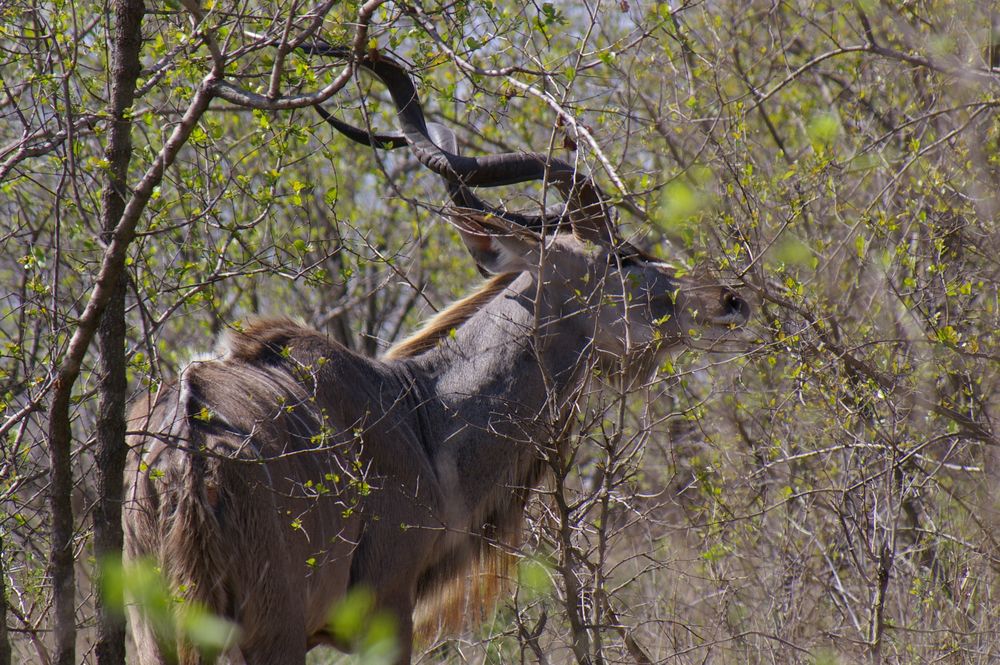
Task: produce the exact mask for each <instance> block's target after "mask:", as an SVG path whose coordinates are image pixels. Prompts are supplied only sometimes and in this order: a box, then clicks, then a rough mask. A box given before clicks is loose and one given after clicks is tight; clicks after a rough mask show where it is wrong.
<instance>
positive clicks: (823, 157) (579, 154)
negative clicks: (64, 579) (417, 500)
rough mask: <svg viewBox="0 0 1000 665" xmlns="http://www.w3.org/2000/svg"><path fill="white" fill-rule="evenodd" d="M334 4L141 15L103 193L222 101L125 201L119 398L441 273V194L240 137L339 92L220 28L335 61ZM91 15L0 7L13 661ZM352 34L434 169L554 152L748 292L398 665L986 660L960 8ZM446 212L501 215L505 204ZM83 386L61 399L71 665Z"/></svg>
mask: <svg viewBox="0 0 1000 665" xmlns="http://www.w3.org/2000/svg"><path fill="white" fill-rule="evenodd" d="M362 10H363V8H360V7H359V6H358V3H356V2H343V3H340V4H334V3H319V4H303V3H298V2H294V3H293V2H261V1H257V0H255V1H254V2H250V3H240V4H232V5H230V4H226V3H206V4H204V5H203V6H201V7H198V6H196V5H194V4H192V3H182V5H177V4H174V3H167V4H165V5H162V6H160V5H157V6H152V5H151V6H148V7H147V8H146V12H147V13H146V16H145V18H144V20H143V23H142V36H143V43H142V48H141V53H140V60H141V64H142V67H143V71H142V73H141V75H140V78H139V80H138V82H137V97H136V100H135V103H134V104H133V105H132V106H131V109H130V110H129V112H128V113H127V114H126V116H125V120H126V121H127V122H128V126H129V128H130V131H131V136H132V141H133V148H132V151H131V160H130V162H129V166H128V171H127V176H126V182H127V184H128V187H129V188H130V191H131V188H133V187H137V185H138V184H139V183H140V181H141V180H142V179H143V177H144V175H145V174H147V173H148V172H149V171H150V169H151V168H153V167H154V166H155V164H156V160H157V159H160V155H161V153H162V152H163V151H165V150H166V149H168V148H169V147H170V146H169V145H168V142H169V141H168V140H169V137H170V136H171V133H172V132H175V131H176V130H177V128H178V127H180V126H182V125H183V119H182V116H183V114H184V113H185V112H186V111H187V109H188V108H189V106H190V104H191V103H192V100H193V99H194V98H195V97H196V96H197V95H198V94H199V92H198V91H199V90H200V88H199V86H204V85H205V83H204V82H205V81H206V80H207V79H206V77H210V76H212V75H213V67H218V65H219V59H218V58H217V57H216V55H217V54H215V53H213V49H216V50H217V51H218V52H219V53H221V54H222V56H223V58H222V60H223V63H224V67H222V69H221V70H217V71H216V72H215V75H217V76H219V77H221V78H223V79H224V80H225V81H228V82H232V83H233V84H234V85H236V86H240V87H241V88H242V89H243V90H245V91H249V92H253V93H257V94H259V95H260V98H259V99H258V98H253V99H248V101H246V103H245V104H243V105H239V104H234V103H232V101H231V100H226V99H223V98H222V97H221V96H215V97H213V98H212V100H211V102H210V104H209V107H208V109H207V111H206V112H205V113H204V114H203V115H201V116H200V117H198V118H197V121H196V122H195V123H193V124H192V126H191V127H190V133H189V135H188V136H187V137H186V138H185V139H184V141H183V145H182V146H180V147H179V150H178V151H177V153H176V154H177V156H176V160H175V161H173V163H172V165H170V166H169V167H168V168H167V169H166V170H165V171H164V173H163V178H162V181H160V182H158V183H157V184H156V186H155V188H154V189H152V190H151V194H150V198H149V201H148V204H146V205H145V206H144V208H143V209H142V211H141V215H140V217H139V218H138V220H139V221H138V226H137V229H136V230H137V235H136V236H135V237H134V239H132V240H131V242H130V244H128V249H127V258H126V260H125V275H126V278H127V282H126V284H127V286H126V291H127V295H126V304H127V310H126V321H127V338H126V340H127V345H126V358H127V370H128V372H127V377H128V386H129V390H130V395H133V396H134V395H137V394H139V393H141V392H144V391H146V390H149V389H150V388H155V387H156V386H157V385H158V384H159V383H160V382H162V381H164V380H167V379H169V378H171V377H174V376H176V374H177V372H178V370H179V369H180V368H181V367H182V366H183V364H184V362H185V361H186V360H187V359H189V358H191V357H192V356H194V355H196V354H198V353H200V352H204V351H206V350H208V349H210V348H211V346H212V344H213V340H214V338H215V337H216V336H217V335H218V334H219V333H220V332H222V331H223V330H224V329H225V328H226V326H228V325H231V324H232V323H234V322H239V321H242V320H245V319H246V318H248V317H252V316H255V315H268V316H275V315H282V316H292V317H296V318H299V319H301V320H304V321H305V322H307V323H308V324H310V325H312V326H315V327H317V328H318V329H320V330H323V331H325V332H327V333H329V334H330V335H331V336H332V337H333V338H335V339H337V340H339V341H340V342H342V343H344V344H345V345H347V346H348V347H350V348H352V349H356V350H360V351H364V352H366V353H372V354H374V353H378V352H379V351H380V350H382V349H384V348H386V347H387V345H389V344H391V343H392V342H393V341H394V340H397V339H399V338H400V336H402V335H404V334H405V333H406V332H407V331H410V330H412V329H413V328H414V327H415V326H416V324H417V323H418V322H419V321H420V320H421V319H422V318H424V317H425V316H426V315H428V314H429V313H431V312H433V311H434V310H435V309H437V308H440V307H441V306H442V304H444V303H446V302H448V301H449V300H450V299H452V298H454V297H456V296H457V295H460V294H461V293H463V292H464V291H465V290H466V289H467V285H468V284H470V283H471V282H473V281H474V280H475V275H476V273H475V270H474V266H473V265H472V262H471V261H470V260H469V258H468V257H467V256H466V255H465V253H464V251H463V250H462V249H461V248H460V244H459V243H458V242H457V238H456V237H455V236H454V234H453V232H452V231H451V230H450V229H449V228H448V226H447V225H446V224H442V223H441V222H440V220H439V219H438V218H437V217H436V216H435V214H434V209H435V208H436V207H437V206H438V205H440V203H441V202H442V199H443V188H442V187H441V185H440V183H439V182H437V181H436V180H435V179H434V178H432V177H429V176H427V175H426V174H425V173H423V172H421V170H420V168H418V165H417V164H415V162H414V161H413V160H412V159H411V158H410V157H409V156H408V155H406V154H402V153H400V154H374V153H373V152H372V151H371V150H369V149H363V148H358V147H356V146H353V145H351V144H349V143H348V142H347V141H346V140H344V139H342V138H340V137H338V136H336V135H335V134H334V133H333V132H332V130H331V129H330V128H328V127H327V126H325V125H324V124H323V123H322V122H321V121H320V120H319V118H318V116H316V114H315V113H314V111H312V109H309V108H297V109H285V110H267V109H266V108H261V107H266V106H267V104H266V103H264V102H267V100H268V99H274V98H277V97H279V96H282V95H284V96H286V97H287V96H291V95H296V94H299V95H310V94H315V93H316V92H317V91H319V90H321V89H322V88H323V87H324V86H327V85H329V84H330V83H331V82H332V81H333V80H334V79H335V77H336V76H338V74H339V72H340V71H341V66H342V65H341V63H330V62H324V61H322V60H320V59H318V58H309V57H306V56H304V55H301V54H297V53H290V54H287V56H285V57H284V60H283V61H282V60H280V57H279V56H277V55H276V51H275V49H272V48H269V47H266V46H265V45H264V40H263V38H261V37H258V36H257V35H266V36H268V38H270V39H277V38H279V37H281V35H282V34H285V35H290V36H291V37H294V36H295V35H297V34H300V32H301V31H302V30H306V29H309V28H310V26H312V27H317V28H318V33H317V34H319V35H320V36H322V37H324V38H325V39H327V40H329V41H335V42H346V41H349V40H350V39H352V38H353V37H354V35H355V31H354V27H353V23H354V22H356V21H357V20H358V19H357V17H358V15H359V11H362ZM193 17H194V20H192V18H193ZM113 19H114V14H113V13H111V12H110V7H109V6H106V5H105V4H103V3H99V2H97V3H95V2H90V1H89V0H50V1H48V2H44V3H42V2H36V1H34V0H13V1H12V2H7V3H4V4H3V5H2V6H0V71H2V90H3V95H2V97H0V114H2V117H3V122H2V123H0V219H2V222H0V238H2V241H0V242H2V243H3V251H2V252H0V284H2V285H3V290H2V291H0V394H2V395H3V406H4V414H3V421H2V423H0V427H2V435H3V436H2V439H0V447H2V462H0V464H2V467H0V502H2V505H3V508H4V510H3V511H2V513H0V542H2V552H0V555H2V556H0V561H2V581H3V585H2V586H3V591H4V593H5V598H6V612H5V615H6V617H5V626H6V628H7V631H8V632H6V633H4V634H2V638H3V639H0V644H3V645H5V646H8V647H9V648H12V649H13V661H14V662H48V661H49V659H50V657H51V652H52V648H53V647H52V641H51V640H52V637H51V633H50V626H51V622H52V602H53V586H52V585H51V584H50V583H49V581H48V580H49V577H48V573H47V571H48V569H49V557H50V547H51V543H50V542H49V529H50V513H49V510H50V507H49V506H50V504H49V503H48V502H47V499H48V495H49V493H50V489H51V488H50V485H49V479H50V476H49V455H50V452H51V451H50V449H49V447H48V445H47V434H46V432H47V430H48V428H49V425H50V423H49V422H48V416H47V415H46V409H47V408H48V407H49V400H50V398H51V395H52V392H53V390H55V389H57V388H58V386H57V383H56V381H55V379H56V377H57V370H58V368H59V367H60V366H61V365H63V364H64V362H65V359H66V354H67V349H68V345H69V342H70V339H71V337H72V336H73V334H74V333H75V332H76V331H77V330H78V326H80V325H81V324H80V322H81V320H84V321H85V317H84V314H85V309H84V308H85V306H86V304H87V302H88V298H89V297H90V295H91V293H92V292H93V289H94V287H95V280H96V278H97V274H98V271H99V268H100V266H101V262H102V260H103V256H104V252H105V248H106V244H107V242H108V238H109V236H108V235H107V228H104V227H102V225H101V222H100V219H101V194H100V192H101V190H102V188H103V187H105V186H106V184H107V182H108V178H109V175H108V174H109V168H110V165H109V161H108V159H109V158H108V156H107V155H106V153H105V146H106V142H107V140H108V138H107V137H108V132H109V122H108V111H107V109H108V107H109V90H110V88H111V85H112V80H113V77H114V76H116V75H117V74H116V71H115V69H114V68H113V67H112V66H111V64H110V62H111V56H110V53H111V51H112V49H113V45H112V42H113V38H112V35H113V29H112V21H113ZM365 44H370V45H372V46H377V47H378V49H380V50H382V51H384V52H388V53H392V54H394V55H395V56H396V57H398V58H402V59H404V60H407V61H408V62H411V63H412V64H413V66H414V70H415V71H416V72H417V73H418V74H419V76H420V77H421V79H422V81H421V93H422V96H423V98H424V100H425V106H427V108H428V109H429V111H430V115H431V116H432V118H433V119H435V120H438V121H441V122H445V123H446V124H448V125H450V126H452V127H454V128H455V129H456V131H457V133H458V135H459V137H460V139H459V140H460V141H462V142H463V147H464V150H465V151H466V152H477V153H478V152H496V151H514V150H527V149H535V150H546V149H548V150H551V151H552V152H553V153H555V154H556V155H557V156H560V157H562V158H564V159H568V160H579V162H580V163H581V167H582V168H585V169H586V170H588V171H589V172H591V173H593V174H594V176H595V177H596V178H597V180H598V181H599V182H600V183H601V184H602V186H603V187H604V189H605V190H606V191H608V192H610V193H611V194H612V195H613V196H615V197H616V198H617V199H618V200H619V210H620V213H621V220H620V221H621V223H622V225H623V228H625V229H626V232H627V233H628V234H629V235H631V236H634V237H637V238H640V239H641V240H642V242H643V243H644V244H645V245H646V246H648V247H650V248H651V249H652V251H654V252H655V253H657V254H660V255H662V256H664V257H668V258H670V259H671V260H673V261H675V262H678V263H680V264H683V265H687V266H689V267H694V266H706V265H707V266H711V267H712V268H713V269H714V270H717V271H719V272H720V274H722V275H723V276H724V278H725V279H727V280H732V281H734V282H737V283H739V284H740V285H741V287H742V289H743V290H744V293H746V294H748V295H751V296H752V297H753V298H754V299H755V301H756V315H755V318H754V321H753V324H752V331H751V335H750V339H749V340H748V342H747V344H746V345H745V347H744V348H741V349H740V350H739V352H737V353H731V354H727V355H720V354H711V353H703V352H699V351H697V350H693V351H691V352H685V353H683V354H681V355H680V356H678V357H676V358H674V359H673V360H672V361H671V362H670V363H668V366H667V367H665V368H664V371H663V372H662V373H661V379H660V380H659V381H658V382H656V383H655V384H653V385H650V386H647V387H646V388H644V389H643V390H641V391H639V394H634V395H631V396H625V395H617V394H616V393H615V392H614V390H606V391H603V392H602V393H600V394H595V395H594V396H593V397H592V399H591V400H590V401H589V402H588V403H587V404H586V405H584V407H585V408H584V410H583V413H584V414H585V416H583V417H582V419H583V420H584V421H586V422H585V423H583V424H584V425H586V426H585V427H583V429H582V431H581V433H580V435H579V436H578V437H577V438H576V439H574V441H573V442H572V446H571V453H572V454H571V455H570V456H569V457H568V458H567V459H566V460H561V461H556V462H554V463H553V466H554V468H553V479H552V481H551V482H550V484H549V485H548V489H547V490H546V491H545V492H543V493H542V496H541V497H540V500H539V501H538V502H537V503H536V505H535V506H534V507H533V509H532V513H531V519H530V525H529V529H528V530H527V537H526V543H525V546H524V550H523V554H524V559H523V561H522V563H521V565H520V566H519V568H518V570H517V571H514V573H516V575H515V576H516V578H517V579H515V580H514V585H513V590H514V593H513V594H512V595H511V600H510V601H509V602H505V603H504V604H503V606H502V607H501V608H500V611H499V612H498V614H497V615H496V616H495V617H487V621H486V622H485V623H484V625H483V627H482V628H480V629H478V630H471V631H469V632H466V633H465V634H464V635H463V636H461V637H460V638H458V639H452V640H444V641H441V642H436V643H432V644H428V645H426V648H427V650H428V655H427V656H426V658H425V661H426V662H439V661H445V662H456V663H457V662H511V661H522V660H523V661H528V662H536V661H537V662H542V663H548V662H551V663H563V662H593V663H603V662H625V663H646V662H670V663H674V662H677V663H695V662H698V663H701V662H844V663H847V662H856V661H858V660H860V659H870V660H871V661H873V662H892V663H909V662H925V661H929V660H934V659H944V660H949V661H951V662H969V663H980V662H981V663H986V662H994V661H995V660H996V659H997V658H998V657H1000V654H998V650H1000V647H998V646H997V645H998V644H1000V640H998V637H1000V635H998V633H1000V600H998V599H997V598H996V594H997V592H998V590H1000V587H998V578H997V570H998V563H1000V559H998V556H1000V548H998V543H997V539H996V536H995V533H996V531H997V530H996V526H997V523H998V522H997V518H998V515H1000V513H998V512H997V511H998V508H1000V506H998V503H997V502H998V501H1000V496H998V494H997V491H996V489H995V487H996V484H997V483H996V473H997V468H996V465H997V459H996V455H997V452H998V448H997V446H998V445H1000V435H998V433H997V423H998V418H1000V397H998V381H1000V362H998V360H1000V348H998V345H1000V340H998V333H997V331H998V329H1000V294H998V283H1000V263H998V257H1000V223H998V221H997V220H998V218H1000V145H998V144H1000V121H998V115H997V109H998V106H1000V96H998V95H1000V19H998V15H997V11H996V8H995V7H993V6H992V5H991V3H988V2H982V1H978V2H976V1H959V0H956V1H927V2H903V3H897V2H876V1H875V0H866V1H864V2H857V3H854V4H845V3H839V2H834V3H826V2H811V1H802V2H775V3H770V2H766V3H765V2H751V3H747V2H742V1H728V0H722V1H719V2H711V3H704V2H683V3H653V2H649V3H639V2H634V3H630V2H627V1H626V0H621V1H620V2H600V1H592V2H581V3H527V4H522V3H513V2H511V3H508V2H499V1H497V2H491V1H490V0H478V1H474V2H469V3H438V2H428V3H426V4H425V5H424V6H422V7H417V6H410V5H406V4H404V3H387V4H384V5H382V6H381V7H379V8H378V9H377V10H376V11H374V13H373V14H372V18H371V27H370V31H369V34H368V35H367V37H366V42H365ZM276 58H279V59H278V60H276ZM269 92H270V93H274V94H270V95H269ZM381 96H382V92H381V89H380V88H379V87H378V86H376V85H372V84H371V83H370V82H369V81H368V80H367V79H365V78H362V79H360V80H354V81H351V82H350V83H348V85H347V86H346V87H345V88H344V89H343V90H341V91H340V92H339V93H337V94H336V95H335V96H334V98H333V100H332V102H331V103H330V104H328V108H339V110H338V112H339V113H340V114H341V115H343V116H346V117H348V118H353V119H354V120H355V121H356V122H362V121H371V122H372V123H373V124H374V125H375V126H377V127H379V128H381V129H388V128H391V127H392V117H391V115H390V114H388V113H387V112H386V105H385V104H384V103H382V104H380V103H379V97H381ZM362 99H364V100H365V104H364V105H362V104H361V100H362ZM261 100H264V102H261ZM404 152H405V151H404ZM484 194H486V195H488V196H490V197H491V198H492V199H493V200H500V199H503V200H505V201H508V202H510V203H511V204H512V205H515V206H521V207H530V206H531V205H532V202H533V201H534V200H535V199H536V197H537V195H538V194H539V192H538V191H537V190H535V191H532V190H531V188H520V189H519V190H518V191H504V192H499V193H498V192H489V193H484ZM126 198H128V196H126ZM535 205H537V204H535ZM693 346H697V344H694V345H693ZM96 358H97V352H96V348H94V349H91V350H90V352H89V353H88V354H87V355H86V356H84V359H83V366H82V373H81V375H80V378H79V380H78V381H77V382H76V383H75V387H74V391H73V394H72V400H71V407H70V408H71V410H70V416H71V424H72V439H71V454H72V458H71V459H72V473H73V481H74V485H73V489H72V508H73V513H74V515H75V521H74V522H73V526H74V540H73V546H74V549H73V552H74V557H75V561H76V565H75V569H76V572H77V577H76V594H77V596H76V601H75V603H76V611H75V623H76V624H77V626H78V628H79V631H78V633H77V635H76V643H77V649H76V658H77V659H78V660H83V661H90V660H93V659H94V658H95V655H94V651H93V647H92V643H93V640H94V639H95V638H94V626H95V622H96V621H97V618H96V615H95V609H94V593H95V592H94V586H93V584H92V579H93V574H94V553H93V550H92V543H91V526H92V521H91V518H90V515H91V509H92V506H93V505H94V502H95V500H96V498H97V493H98V488H97V486H96V485H95V482H94V480H93V478H94V473H95V470H94V465H95V462H94V459H95V457H94V449H95V441H94V433H95V420H96V418H97V415H98V414H97V411H98V400H97V393H98V388H97V383H96V376H95V374H94V368H95V365H94V363H95V362H96ZM512 574H513V573H512ZM573 589H576V590H577V591H578V592H579V593H570V591H572V590H573ZM581 635H582V636H583V638H584V642H583V643H584V646H585V648H584V649H583V652H581V650H580V648H579V645H580V637H581ZM574 645H576V646H577V648H576V649H575V650H574ZM4 653H9V652H7V651H5V650H4V648H3V647H0V655H2V654H4ZM314 658H315V662H333V661H337V660H338V659H339V658H343V657H341V656H338V655H336V654H335V653H333V652H317V653H316V654H314Z"/></svg>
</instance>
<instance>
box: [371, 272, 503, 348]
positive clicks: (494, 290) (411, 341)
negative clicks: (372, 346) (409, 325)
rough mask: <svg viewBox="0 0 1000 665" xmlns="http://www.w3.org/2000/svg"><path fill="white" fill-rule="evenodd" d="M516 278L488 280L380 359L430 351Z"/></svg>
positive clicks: (497, 277)
mask: <svg viewBox="0 0 1000 665" xmlns="http://www.w3.org/2000/svg"><path fill="white" fill-rule="evenodd" d="M517 275H518V273H503V274H501V275H494V276H492V277H490V278H489V279H488V280H486V282H485V283H484V284H483V285H482V286H480V287H479V288H478V289H476V290H475V291H473V292H472V293H470V294H469V295H467V296H465V297H463V298H461V299H459V300H456V301H455V302H453V303H452V304H451V305H449V306H448V307H446V308H445V309H443V310H441V311H440V312H438V313H437V314H435V315H434V316H433V317H431V318H430V319H428V320H427V322H426V323H424V325H423V326H422V327H421V328H420V330H418V331H417V332H415V333H414V334H412V335H410V336H409V337H407V338H406V339H404V340H403V341H401V342H398V343H396V344H394V345H393V346H392V347H391V348H390V349H389V350H388V351H386V352H385V356H383V357H384V358H385V359H386V360H395V359H397V358H412V357H413V356H417V355H420V354H421V353H423V352H424V351H429V350H430V349H432V348H434V347H435V346H436V345H437V343H438V342H440V341H441V340H442V339H443V338H445V337H447V336H448V334H449V333H451V331H452V330H454V329H455V328H458V327H459V326H461V325H462V324H463V323H465V322H466V321H468V320H469V319H470V318H471V317H472V315H474V314H475V313H476V312H478V311H479V310H480V309H481V308H482V307H483V305H485V304H486V303H488V302H490V301H491V300H493V298H495V297H496V296H497V295H498V294H499V293H500V292H501V291H503V290H504V289H505V288H507V286H509V285H510V283H511V282H513V281H514V278H515V277H517Z"/></svg>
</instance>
